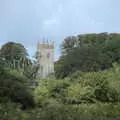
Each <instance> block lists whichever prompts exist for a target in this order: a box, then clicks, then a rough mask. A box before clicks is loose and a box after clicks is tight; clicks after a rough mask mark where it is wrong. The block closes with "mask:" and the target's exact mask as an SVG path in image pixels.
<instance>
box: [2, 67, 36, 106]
mask: <svg viewBox="0 0 120 120" xmlns="http://www.w3.org/2000/svg"><path fill="white" fill-rule="evenodd" d="M25 83H27V79H26V78H25V77H24V76H23V75H22V74H20V73H18V72H17V71H14V70H11V69H3V70H2V71H1V73H0V101H1V102H7V101H13V102H17V103H21V104H22V105H23V107H24V108H26V107H33V106H34V101H33V98H32V95H31V93H30V91H29V90H28V88H27V86H26V84H25Z"/></svg>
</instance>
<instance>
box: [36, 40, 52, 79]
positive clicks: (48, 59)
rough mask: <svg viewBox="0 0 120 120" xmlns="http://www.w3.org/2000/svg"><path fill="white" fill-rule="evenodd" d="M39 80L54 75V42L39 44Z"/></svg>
mask: <svg viewBox="0 0 120 120" xmlns="http://www.w3.org/2000/svg"><path fill="white" fill-rule="evenodd" d="M37 64H38V66H39V68H38V73H37V78H47V77H50V76H52V75H53V74H54V42H52V43H48V42H44V41H43V43H38V44H37Z"/></svg>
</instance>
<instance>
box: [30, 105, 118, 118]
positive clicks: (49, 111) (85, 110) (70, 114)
mask: <svg viewBox="0 0 120 120" xmlns="http://www.w3.org/2000/svg"><path fill="white" fill-rule="evenodd" d="M29 115H30V116H29V120H33V119H34V120H119V117H120V104H101V103H97V104H81V105H75V106H74V105H73V106H72V105H63V104H55V103H54V104H50V105H49V106H47V107H45V108H42V109H41V108H39V109H36V110H33V111H32V112H31V111H30V112H29Z"/></svg>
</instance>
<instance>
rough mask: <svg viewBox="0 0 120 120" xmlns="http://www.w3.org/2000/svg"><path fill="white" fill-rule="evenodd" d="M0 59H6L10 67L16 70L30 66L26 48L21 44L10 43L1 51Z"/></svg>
mask: <svg viewBox="0 0 120 120" xmlns="http://www.w3.org/2000/svg"><path fill="white" fill-rule="evenodd" d="M0 57H1V58H3V59H5V61H6V63H7V64H9V66H12V67H14V68H16V67H24V65H25V64H28V62H29V60H28V53H27V51H26V49H25V48H24V46H23V45H22V44H20V43H15V42H8V43H6V44H4V45H3V46H2V47H1V49H0Z"/></svg>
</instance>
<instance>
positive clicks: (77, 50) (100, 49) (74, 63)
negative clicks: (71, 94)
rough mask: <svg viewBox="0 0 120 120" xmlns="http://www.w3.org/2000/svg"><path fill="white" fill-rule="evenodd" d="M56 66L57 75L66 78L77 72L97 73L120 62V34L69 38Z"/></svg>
mask: <svg viewBox="0 0 120 120" xmlns="http://www.w3.org/2000/svg"><path fill="white" fill-rule="evenodd" d="M62 51H63V52H62V55H61V57H60V59H59V60H58V61H57V62H56V64H55V75H56V77H57V78H64V77H67V76H69V75H70V74H71V73H74V72H76V71H82V72H96V71H100V70H106V69H109V68H112V63H113V62H119V61H120V34H107V33H101V34H85V35H78V36H76V37H75V36H74V37H68V38H66V39H65V40H64V42H63V44H62Z"/></svg>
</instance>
